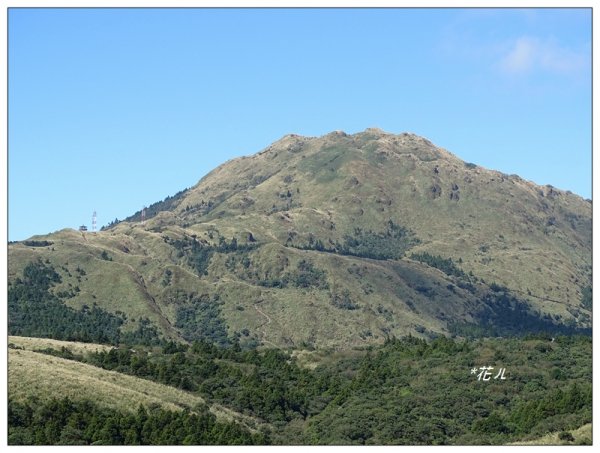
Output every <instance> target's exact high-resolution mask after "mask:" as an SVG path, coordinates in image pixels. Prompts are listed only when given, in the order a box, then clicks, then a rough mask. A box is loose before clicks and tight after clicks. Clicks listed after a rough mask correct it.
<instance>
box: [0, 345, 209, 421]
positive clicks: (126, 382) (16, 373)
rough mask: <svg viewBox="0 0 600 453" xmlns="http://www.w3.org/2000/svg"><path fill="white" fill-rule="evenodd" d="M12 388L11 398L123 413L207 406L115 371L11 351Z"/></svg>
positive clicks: (10, 371) (25, 352) (183, 395)
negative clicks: (57, 400) (92, 405)
mask: <svg viewBox="0 0 600 453" xmlns="http://www.w3.org/2000/svg"><path fill="white" fill-rule="evenodd" d="M8 388H9V394H10V397H11V398H14V399H15V400H22V399H25V398H26V397H28V396H32V395H35V396H37V397H38V398H42V399H50V398H51V397H53V396H54V397H66V396H68V397H69V398H71V399H80V398H89V399H91V400H93V401H95V402H96V403H98V404H100V405H102V406H107V407H110V408H113V409H117V410H121V411H129V412H131V411H135V410H136V409H137V408H138V406H139V405H140V404H142V405H145V406H148V405H150V404H158V405H159V406H161V407H163V408H165V409H170V410H182V409H183V408H185V407H188V408H193V407H194V406H195V405H197V404H200V403H204V400H203V399H202V398H200V397H198V396H196V395H193V394H191V393H187V392H184V391H181V390H177V389H175V388H172V387H168V386H165V385H161V384H157V383H154V382H151V381H147V380H144V379H139V378H136V377H133V376H127V375H124V374H121V373H117V372H115V371H108V370H103V369H101V368H97V367H94V366H92V365H88V364H85V363H80V362H76V361H72V360H66V359H62V358H59V357H53V356H49V355H46V354H42V353H38V352H33V351H27V350H15V349H10V350H9V354H8Z"/></svg>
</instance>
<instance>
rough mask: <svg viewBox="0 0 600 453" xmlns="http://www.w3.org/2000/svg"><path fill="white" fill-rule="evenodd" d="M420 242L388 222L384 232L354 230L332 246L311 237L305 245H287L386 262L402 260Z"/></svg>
mask: <svg viewBox="0 0 600 453" xmlns="http://www.w3.org/2000/svg"><path fill="white" fill-rule="evenodd" d="M420 242H421V241H420V240H419V238H417V237H416V236H415V234H414V233H413V232H412V231H410V230H409V229H408V228H405V227H403V226H401V225H397V224H395V223H394V222H393V221H392V220H389V221H388V222H387V225H386V230H385V231H383V232H375V231H372V230H363V229H362V228H355V229H354V233H353V234H351V235H348V234H347V235H344V238H343V241H341V242H340V241H336V242H335V243H334V244H333V246H332V245H325V244H324V243H323V241H321V240H320V239H315V238H314V237H312V236H310V237H309V240H308V243H306V244H301V245H297V244H294V243H293V242H289V243H288V245H290V246H292V247H295V248H299V249H302V250H317V251H319V252H328V253H337V254H339V255H351V256H357V257H360V258H371V259H376V260H387V259H400V258H402V257H403V256H404V254H405V252H406V251H407V250H408V249H410V248H411V247H414V246H415V245H417V244H419V243H420Z"/></svg>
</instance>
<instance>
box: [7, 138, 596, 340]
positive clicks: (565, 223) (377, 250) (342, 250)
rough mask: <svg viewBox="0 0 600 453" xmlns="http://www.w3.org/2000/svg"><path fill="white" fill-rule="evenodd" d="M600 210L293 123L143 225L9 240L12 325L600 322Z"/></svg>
mask: <svg viewBox="0 0 600 453" xmlns="http://www.w3.org/2000/svg"><path fill="white" fill-rule="evenodd" d="M540 165H543V163H540ZM591 213H592V204H591V201H590V200H584V199H582V198H581V197H579V196H577V195H575V194H573V193H571V192H568V191H563V190H559V189H557V188H554V187H552V186H549V185H547V186H539V185H536V184H534V183H532V182H529V181H525V180H523V179H522V178H520V177H519V176H517V175H507V174H503V173H501V172H498V171H493V170H488V169H485V168H482V167H480V166H477V165H475V164H472V163H466V162H463V161H462V160H460V159H459V158H458V157H456V156H455V155H453V154H451V153H450V152H448V151H446V150H444V149H442V148H440V147H437V146H435V145H434V144H433V143H431V142H430V141H428V140H427V139H425V138H422V137H419V136H417V135H414V134H409V133H403V134H399V135H394V134H389V133H386V132H384V131H381V130H379V129H367V130H365V131H364V132H360V133H357V134H352V135H349V134H345V133H344V132H339V131H338V132H332V133H330V134H327V135H325V136H322V137H302V136H299V135H293V134H292V135H286V136H285V137H283V138H281V139H280V140H278V141H277V142H275V143H273V144H272V145H270V146H269V147H267V148H266V149H264V150H262V151H261V152H259V153H257V154H254V155H252V156H249V157H241V158H237V159H233V160H231V161H229V162H226V163H224V164H223V165H221V166H219V167H218V168H216V169H215V170H213V171H212V172H210V173H209V174H208V175H206V176H205V177H204V178H202V179H201V180H200V181H199V182H198V184H196V185H195V186H193V187H191V188H188V189H185V190H183V191H181V192H179V193H178V194H176V195H174V196H172V197H167V199H165V200H163V201H161V202H158V203H155V204H154V205H151V206H150V207H149V208H147V210H146V212H145V216H144V221H142V213H141V212H137V213H135V214H134V215H132V216H131V217H129V218H127V219H125V220H124V221H121V222H115V223H113V224H111V225H110V226H108V227H106V228H104V229H103V230H102V231H100V232H98V233H89V232H79V231H75V230H71V229H65V230H61V231H59V232H56V233H52V234H48V235H43V236H35V237H33V238H31V239H29V240H27V241H22V242H17V243H11V244H9V250H8V254H9V282H11V283H10V289H9V332H10V333H11V334H14V335H25V336H54V337H55V338H58V339H68V340H81V339H84V340H85V338H82V337H86V335H87V338H88V341H89V339H91V338H95V337H93V335H94V333H90V332H91V330H90V329H88V330H86V328H85V327H81V328H80V329H79V330H77V329H73V328H72V327H68V328H67V327H66V326H64V325H58V326H57V325H53V324H52V323H53V322H54V321H52V320H53V319H54V320H56V322H55V324H60V323H61V322H63V323H64V320H65V319H70V320H71V321H69V323H70V325H71V326H72V325H73V324H77V325H79V323H80V322H81V325H82V326H85V325H88V324H86V322H88V321H86V320H88V319H90V317H94V319H97V320H102V323H103V324H105V325H110V326H113V327H114V328H113V330H114V332H115V335H116V336H115V337H114V338H113V337H111V338H109V337H106V338H105V340H110V341H114V340H115V338H117V339H118V338H121V337H122V336H123V335H130V338H138V339H141V338H146V339H148V338H151V337H153V336H161V337H164V338H168V339H174V340H183V341H190V342H191V341H194V340H200V339H204V340H209V341H212V342H215V343H217V344H222V345H226V344H231V343H233V342H235V341H239V343H240V345H241V346H243V347H248V348H250V347H253V346H258V345H264V346H267V347H273V346H274V347H280V348H298V349H312V348H338V349H339V348H342V349H343V348H349V347H353V346H357V345H363V344H372V343H381V342H383V341H384V339H385V338H386V337H390V336H396V337H399V336H402V335H406V334H409V333H410V334H412V335H415V336H422V337H433V336H436V335H439V334H443V335H459V336H503V335H513V334H522V333H526V332H530V331H548V332H556V333H571V332H589V330H590V329H591V309H592V307H591V269H592V268H591V266H592V251H591V242H592V230H591V222H592V214H591ZM32 283H35V284H32ZM19 285H20V286H19ZM32 287H34V288H36V290H35V291H38V292H36V293H35V297H34V296H33V295H32V294H30V293H29V292H28V291H30V290H28V289H26V288H32ZM11 291H12V294H13V295H12V296H11V295H10V292H11ZM38 293H39V294H38ZM26 300H27V301H30V300H40V301H44V302H43V303H42V302H40V305H39V306H36V307H37V308H36V310H37V312H34V311H33V308H31V306H30V305H27V303H25V302H26ZM39 310H42V311H43V312H44V313H46V314H47V316H44V317H43V319H44V322H45V323H46V324H44V326H46V327H41V321H40V319H41V317H39V316H38V315H36V314H35V313H38V314H39ZM61 319H62V320H63V321H60V320H61ZM74 320H75V321H74ZM80 320H81V321H80ZM44 329H46V330H44ZM50 331H52V332H53V333H52V334H49V333H48V332H50ZM107 332H109V330H107ZM90 335H91V336H90ZM104 335H109V333H105V334H104ZM95 340H96V341H99V340H102V338H95Z"/></svg>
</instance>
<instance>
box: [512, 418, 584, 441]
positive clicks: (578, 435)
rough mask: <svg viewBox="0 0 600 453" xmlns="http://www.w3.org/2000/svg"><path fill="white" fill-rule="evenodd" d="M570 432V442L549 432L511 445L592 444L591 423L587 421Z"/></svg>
mask: <svg viewBox="0 0 600 453" xmlns="http://www.w3.org/2000/svg"><path fill="white" fill-rule="evenodd" d="M568 432H570V433H571V435H572V436H573V438H574V439H575V440H574V441H572V442H566V441H564V440H560V439H559V437H558V435H559V433H549V434H546V435H545V436H543V437H540V438H538V439H534V440H527V441H523V442H515V443H513V444H511V445H529V446H533V445H577V444H580V443H583V444H585V445H591V444H592V424H591V423H588V424H587V425H583V426H581V427H580V428H577V429H575V430H572V431H568Z"/></svg>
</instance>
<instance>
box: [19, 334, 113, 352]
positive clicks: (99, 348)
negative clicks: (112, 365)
mask: <svg viewBox="0 0 600 453" xmlns="http://www.w3.org/2000/svg"><path fill="white" fill-rule="evenodd" d="M8 344H14V345H15V346H17V347H19V348H23V349H26V350H28V351H34V350H36V349H46V348H51V349H56V350H60V349H61V348H63V347H64V348H68V349H70V350H71V352H72V353H73V354H87V353H88V352H104V351H110V350H111V349H113V347H112V346H108V345H103V344H94V343H80V342H76V341H61V340H53V339H52V338H33V337H17V336H12V335H10V336H9V337H8Z"/></svg>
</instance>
